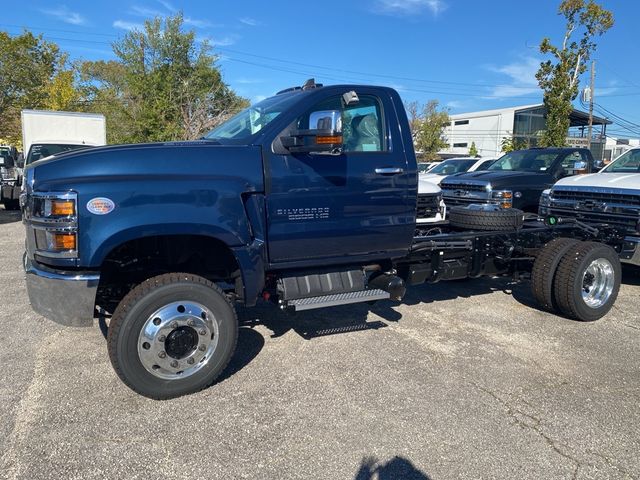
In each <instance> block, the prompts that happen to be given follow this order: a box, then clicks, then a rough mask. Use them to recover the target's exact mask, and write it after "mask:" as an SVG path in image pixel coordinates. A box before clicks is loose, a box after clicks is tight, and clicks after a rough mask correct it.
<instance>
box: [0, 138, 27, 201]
mask: <svg viewBox="0 0 640 480" xmlns="http://www.w3.org/2000/svg"><path fill="white" fill-rule="evenodd" d="M21 178H22V154H19V153H18V150H17V149H16V148H15V147H14V146H11V145H0V202H1V203H3V204H4V208H6V209H7V210H18V209H19V208H20V204H19V202H18V197H17V196H16V195H14V194H13V192H14V189H15V188H16V185H19V182H20V179H21Z"/></svg>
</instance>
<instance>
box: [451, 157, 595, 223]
mask: <svg viewBox="0 0 640 480" xmlns="http://www.w3.org/2000/svg"><path fill="white" fill-rule="evenodd" d="M595 168H596V165H594V160H593V156H592V155H591V152H590V151H589V150H587V149H586V148H532V149H528V150H517V151H514V152H510V153H507V154H505V155H503V156H502V157H500V158H499V159H498V160H496V161H495V162H494V163H493V164H492V165H491V166H490V167H489V168H488V170H486V171H482V172H470V173H462V174H457V175H451V176H449V177H447V178H446V179H445V180H444V181H443V182H442V183H441V187H442V193H443V196H444V201H445V203H446V204H447V207H449V208H451V207H452V206H454V205H469V204H477V203H480V204H492V205H498V206H500V207H502V208H511V207H514V208H518V209H520V210H524V211H527V212H537V211H538V203H539V201H540V194H541V193H542V192H543V191H544V190H545V189H547V188H549V187H551V185H553V184H554V183H555V182H557V181H558V180H559V179H561V178H564V177H568V176H571V175H576V174H578V173H588V172H590V171H593V170H594V169H595Z"/></svg>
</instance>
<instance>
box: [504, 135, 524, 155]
mask: <svg viewBox="0 0 640 480" xmlns="http://www.w3.org/2000/svg"><path fill="white" fill-rule="evenodd" d="M500 145H501V146H502V151H503V152H505V153H509V152H513V151H514V150H522V149H524V148H529V147H530V145H528V144H527V142H525V141H523V140H521V139H517V138H513V137H502V142H501V143H500Z"/></svg>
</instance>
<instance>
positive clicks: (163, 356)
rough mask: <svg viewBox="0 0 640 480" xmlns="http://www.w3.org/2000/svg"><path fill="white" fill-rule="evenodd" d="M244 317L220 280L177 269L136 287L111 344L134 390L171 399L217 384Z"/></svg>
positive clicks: (119, 314) (115, 323) (117, 317)
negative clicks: (239, 315) (210, 280)
mask: <svg viewBox="0 0 640 480" xmlns="http://www.w3.org/2000/svg"><path fill="white" fill-rule="evenodd" d="M237 335H238V320H237V318H236V314H235V310H234V308H233V305H232V304H231V302H230V301H229V300H228V299H227V297H226V296H225V295H224V292H222V291H221V290H220V289H219V288H218V287H217V286H216V285H215V284H213V283H212V282H209V281H208V280H206V279H204V278H202V277H199V276H197V275H192V274H188V273H171V274H166V275H160V276H157V277H153V278H151V279H149V280H146V281H145V282H143V283H142V284H140V285H138V286H137V287H135V288H134V289H133V290H131V292H129V294H128V295H127V296H125V297H124V299H123V300H122V301H121V302H120V304H119V305H118V307H117V308H116V310H115V312H114V314H113V317H112V318H111V322H110V324H109V333H108V335H107V348H108V350H109V358H110V359H111V364H112V365H113V368H114V370H115V371H116V373H117V374H118V376H119V377H120V379H121V380H122V381H123V382H124V383H125V384H126V385H127V386H129V387H130V388H131V389H132V390H134V391H136V392H138V393H139V394H141V395H144V396H146V397H150V398H155V399H159V400H161V399H168V398H173V397H178V396H181V395H186V394H189V393H193V392H197V391H199V390H202V389H203V388H205V387H207V386H209V385H211V384H212V383H213V382H214V381H215V379H216V378H217V377H218V376H219V375H220V374H221V373H222V371H223V370H224V368H225V367H226V366H227V364H228V363H229V360H230V359H231V356H232V354H233V352H234V350H235V346H236V341H237Z"/></svg>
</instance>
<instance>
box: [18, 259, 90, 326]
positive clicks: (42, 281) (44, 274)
mask: <svg viewBox="0 0 640 480" xmlns="http://www.w3.org/2000/svg"><path fill="white" fill-rule="evenodd" d="M24 270H25V273H26V276H27V292H28V294H29V302H30V303H31V307H32V308H33V309H34V310H35V312H36V313H39V314H40V315H42V316H43V317H46V318H48V319H49V320H53V321H54V322H56V323H59V324H61V325H65V326H69V327H88V326H91V325H92V324H93V312H94V308H95V301H96V292H97V291H98V283H99V282H100V275H99V274H98V273H77V272H62V271H58V270H52V269H49V268H46V267H42V266H38V267H36V266H35V265H33V262H32V261H31V260H30V259H29V258H28V257H27V256H26V255H25V256H24Z"/></svg>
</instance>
